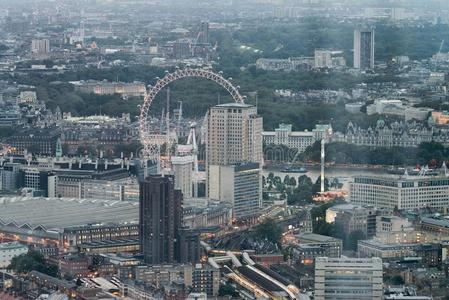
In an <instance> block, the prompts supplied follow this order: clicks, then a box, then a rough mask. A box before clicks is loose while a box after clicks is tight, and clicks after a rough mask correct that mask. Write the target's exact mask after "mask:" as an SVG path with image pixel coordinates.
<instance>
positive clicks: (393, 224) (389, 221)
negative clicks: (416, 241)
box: [376, 216, 414, 234]
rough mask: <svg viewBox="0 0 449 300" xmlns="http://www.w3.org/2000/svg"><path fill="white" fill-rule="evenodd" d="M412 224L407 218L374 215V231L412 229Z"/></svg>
mask: <svg viewBox="0 0 449 300" xmlns="http://www.w3.org/2000/svg"><path fill="white" fill-rule="evenodd" d="M412 230H414V227H413V224H412V223H411V222H409V221H408V220H407V219H404V218H401V217H398V216H377V217H376V233H377V234H379V233H383V232H398V231H412Z"/></svg>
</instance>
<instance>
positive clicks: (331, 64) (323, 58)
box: [315, 49, 346, 68]
mask: <svg viewBox="0 0 449 300" xmlns="http://www.w3.org/2000/svg"><path fill="white" fill-rule="evenodd" d="M336 67H346V59H345V57H344V52H343V51H339V50H326V49H315V68H336Z"/></svg>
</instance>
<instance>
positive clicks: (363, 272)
mask: <svg viewBox="0 0 449 300" xmlns="http://www.w3.org/2000/svg"><path fill="white" fill-rule="evenodd" d="M382 293H383V290H382V260H381V259H380V258H377V257H375V258H369V259H366V258H347V257H341V258H328V257H319V258H317V259H316V261H315V298H314V299H316V300H325V299H341V300H343V299H371V300H378V299H381V298H382Z"/></svg>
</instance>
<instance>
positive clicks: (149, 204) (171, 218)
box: [139, 175, 182, 264]
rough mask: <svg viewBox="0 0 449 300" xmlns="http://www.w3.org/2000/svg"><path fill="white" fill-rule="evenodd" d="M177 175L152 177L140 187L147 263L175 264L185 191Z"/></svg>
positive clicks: (141, 218)
mask: <svg viewBox="0 0 449 300" xmlns="http://www.w3.org/2000/svg"><path fill="white" fill-rule="evenodd" d="M174 187H175V185H174V177H173V176H165V177H163V176H160V175H159V176H158V175H151V176H149V177H148V178H146V179H145V180H144V181H143V182H141V184H140V207H139V220H140V221H139V227H140V228H139V232H140V234H139V235H140V249H141V252H142V254H143V256H144V261H145V263H148V264H160V263H173V262H174V261H175V259H176V257H175V240H176V238H177V236H178V230H179V228H180V227H181V209H182V208H181V205H182V194H181V191H179V190H175V188H174Z"/></svg>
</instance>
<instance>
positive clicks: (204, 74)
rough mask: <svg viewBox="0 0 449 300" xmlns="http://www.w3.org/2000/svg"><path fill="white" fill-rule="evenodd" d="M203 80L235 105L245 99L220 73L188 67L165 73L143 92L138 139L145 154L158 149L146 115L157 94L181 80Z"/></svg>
mask: <svg viewBox="0 0 449 300" xmlns="http://www.w3.org/2000/svg"><path fill="white" fill-rule="evenodd" d="M189 77H191V78H204V79H208V80H210V81H213V82H215V83H216V84H218V85H220V86H221V87H222V88H224V89H225V90H226V91H227V92H228V93H229V94H230V95H231V97H232V98H233V100H234V101H235V102H236V103H244V102H245V101H244V99H245V97H244V96H242V95H241V94H240V92H239V90H238V87H235V86H234V85H233V84H232V82H231V79H226V78H224V77H223V75H222V72H219V73H215V72H213V71H212V70H208V69H191V68H189V67H187V68H184V69H176V70H175V71H174V72H171V73H170V72H167V71H166V72H165V75H164V77H162V78H157V81H156V83H155V84H154V85H153V86H150V87H149V89H147V91H146V92H145V97H144V102H143V104H142V105H141V109H140V116H139V137H140V142H141V144H142V145H143V147H144V148H146V149H147V152H149V153H150V154H151V153H153V154H154V153H155V152H156V149H157V147H158V145H157V144H155V143H153V142H152V139H151V135H152V134H151V133H150V132H149V131H148V115H149V111H150V107H151V104H152V102H153V101H154V99H155V98H156V96H157V95H158V94H159V92H160V91H161V90H162V89H163V88H165V87H166V86H167V85H169V84H170V83H172V82H174V81H177V80H179V79H183V78H189Z"/></svg>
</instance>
